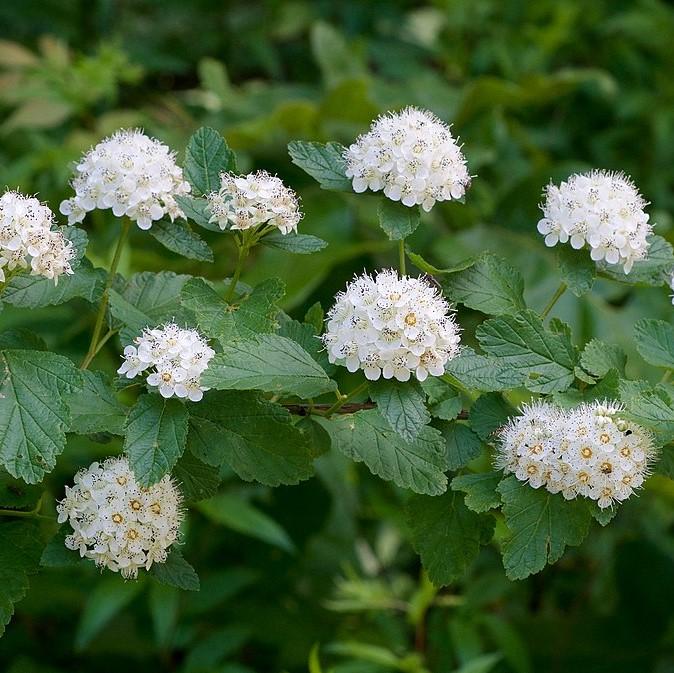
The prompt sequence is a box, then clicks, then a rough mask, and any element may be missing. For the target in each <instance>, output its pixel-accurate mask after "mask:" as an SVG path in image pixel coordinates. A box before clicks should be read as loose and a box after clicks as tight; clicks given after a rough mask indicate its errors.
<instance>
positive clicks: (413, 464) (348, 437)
mask: <svg viewBox="0 0 674 673" xmlns="http://www.w3.org/2000/svg"><path fill="white" fill-rule="evenodd" d="M316 420H317V421H318V422H319V423H320V424H321V425H322V426H323V427H324V428H325V429H326V430H327V431H328V433H329V434H330V437H331V438H332V445H333V447H334V448H336V449H338V450H339V451H341V452H342V453H343V454H344V455H346V456H348V457H349V458H352V459H353V460H355V461H357V462H364V463H365V464H366V465H367V467H368V468H369V469H370V471H371V472H372V473H373V474H376V475H377V476H379V477H381V478H382V479H386V480H389V481H393V483H395V484H396V485H398V486H401V487H402V488H409V489H411V490H413V491H415V492H416V493H425V494H428V495H438V494H439V493H444V492H445V490H446V488H447V477H446V476H445V474H444V472H445V470H446V469H447V455H446V453H447V452H446V449H445V442H444V440H443V438H442V435H441V434H440V432H439V431H438V430H436V429H435V428H431V427H430V426H426V427H424V428H423V429H422V430H421V432H420V433H419V434H418V435H417V437H416V439H414V441H411V442H408V441H406V440H404V439H403V438H402V437H401V436H400V435H398V434H397V433H396V432H394V431H393V430H391V428H390V426H389V424H388V423H387V421H386V420H384V418H383V417H382V416H381V414H380V413H379V412H378V411H377V410H376V409H372V410H367V411H358V412H356V413H355V414H348V415H343V416H338V417H337V418H331V419H330V420H327V419H323V418H316Z"/></svg>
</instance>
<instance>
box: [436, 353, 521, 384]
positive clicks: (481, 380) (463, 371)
mask: <svg viewBox="0 0 674 673" xmlns="http://www.w3.org/2000/svg"><path fill="white" fill-rule="evenodd" d="M445 370H446V371H447V372H448V373H449V374H451V375H452V376H455V377H456V378H457V379H458V380H459V381H460V382H461V383H463V384H464V385H465V386H467V387H468V388H474V389H475V390H484V391H492V390H508V389H510V388H518V387H520V386H522V385H523V384H524V379H525V374H524V373H523V372H521V371H518V370H517V369H514V368H513V367H510V366H508V365H506V364H505V363H504V362H503V361H501V360H499V359H497V358H491V357H486V356H484V355H478V354H477V353H476V352H475V351H474V350H473V349H472V348H469V347H467V346H464V347H463V348H461V352H460V353H459V355H458V356H457V357H455V358H454V359H452V360H450V361H449V362H448V363H447V365H446V366H445Z"/></svg>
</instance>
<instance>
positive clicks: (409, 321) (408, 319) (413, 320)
mask: <svg viewBox="0 0 674 673" xmlns="http://www.w3.org/2000/svg"><path fill="white" fill-rule="evenodd" d="M405 324H406V325H409V326H410V327H411V326H412V325H416V324H417V317H416V316H415V315H414V313H408V314H407V315H406V316H405Z"/></svg>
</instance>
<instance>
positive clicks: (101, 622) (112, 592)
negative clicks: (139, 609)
mask: <svg viewBox="0 0 674 673" xmlns="http://www.w3.org/2000/svg"><path fill="white" fill-rule="evenodd" d="M143 586H144V583H143V582H142V581H140V580H136V581H133V582H125V581H124V580H123V579H122V578H121V577H119V576H117V575H115V576H107V577H103V578H101V580H100V581H99V582H98V583H97V584H96V586H95V588H94V589H93V591H91V592H90V593H89V595H88V598H87V602H86V603H85V605H84V610H83V611H82V616H81V617H80V621H79V624H78V625H77V631H76V633H75V647H76V648H77V649H78V650H83V649H84V648H85V647H86V646H87V645H88V644H89V643H90V642H91V641H92V640H93V639H94V638H95V637H96V636H97V635H98V634H99V633H100V632H101V631H102V630H103V629H104V628H105V626H107V624H108V623H109V622H110V620H111V619H113V617H115V616H116V615H118V614H119V613H120V612H121V611H122V610H123V609H124V608H125V607H126V606H127V605H128V604H129V603H131V601H132V600H133V599H134V598H135V597H136V596H137V595H138V594H139V593H140V591H141V589H142V588H143Z"/></svg>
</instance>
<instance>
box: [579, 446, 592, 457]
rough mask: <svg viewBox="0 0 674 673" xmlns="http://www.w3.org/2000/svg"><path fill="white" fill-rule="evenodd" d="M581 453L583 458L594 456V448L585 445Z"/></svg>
mask: <svg viewBox="0 0 674 673" xmlns="http://www.w3.org/2000/svg"><path fill="white" fill-rule="evenodd" d="M580 455H581V456H583V458H592V449H591V448H590V447H589V446H584V447H583V448H582V449H581V450H580Z"/></svg>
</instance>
